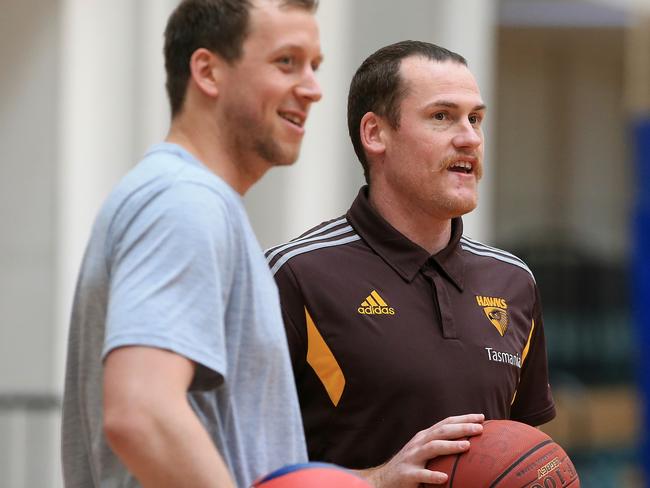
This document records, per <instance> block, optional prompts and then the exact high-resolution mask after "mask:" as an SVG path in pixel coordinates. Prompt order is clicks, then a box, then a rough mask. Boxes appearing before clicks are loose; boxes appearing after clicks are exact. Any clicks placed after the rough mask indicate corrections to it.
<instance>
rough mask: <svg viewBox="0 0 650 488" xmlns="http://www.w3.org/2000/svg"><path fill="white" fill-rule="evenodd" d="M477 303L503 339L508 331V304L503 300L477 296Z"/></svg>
mask: <svg viewBox="0 0 650 488" xmlns="http://www.w3.org/2000/svg"><path fill="white" fill-rule="evenodd" d="M476 303H478V305H479V307H483V312H485V316H486V317H487V319H488V320H489V321H490V323H491V324H492V325H494V328H495V329H496V330H497V331H498V332H499V334H501V336H502V337H503V336H504V335H505V333H506V331H507V330H508V304H507V303H506V301H505V300H504V299H503V298H495V297H484V296H480V295H477V296H476Z"/></svg>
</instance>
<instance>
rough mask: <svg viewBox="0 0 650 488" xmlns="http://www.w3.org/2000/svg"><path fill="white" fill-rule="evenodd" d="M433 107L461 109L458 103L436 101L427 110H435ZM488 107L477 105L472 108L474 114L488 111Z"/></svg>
mask: <svg viewBox="0 0 650 488" xmlns="http://www.w3.org/2000/svg"><path fill="white" fill-rule="evenodd" d="M433 107H447V108H455V109H457V108H460V107H459V105H458V104H457V103H454V102H449V101H447V100H436V101H435V102H431V103H430V104H428V105H427V108H433ZM486 109H487V105H485V104H484V103H482V104H480V105H476V106H475V107H474V108H472V110H471V111H472V112H480V111H481V110H486Z"/></svg>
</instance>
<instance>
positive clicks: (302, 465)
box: [259, 462, 341, 483]
mask: <svg viewBox="0 0 650 488" xmlns="http://www.w3.org/2000/svg"><path fill="white" fill-rule="evenodd" d="M313 468H329V469H341V468H340V467H339V466H337V465H335V464H330V463H317V462H310V463H299V464H290V465H288V466H284V467H282V468H279V469H276V470H275V471H273V472H272V473H270V474H268V475H266V476H265V477H264V478H263V479H262V480H261V481H259V483H263V482H266V481H270V480H272V479H274V478H279V477H280V476H283V475H285V474H287V473H292V472H294V471H300V470H302V469H313Z"/></svg>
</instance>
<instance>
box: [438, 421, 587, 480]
mask: <svg viewBox="0 0 650 488" xmlns="http://www.w3.org/2000/svg"><path fill="white" fill-rule="evenodd" d="M469 441H470V443H471V446H470V448H469V450H468V451H466V452H464V453H462V454H457V455H449V456H441V457H438V458H435V459H432V460H431V461H429V462H428V463H427V468H429V469H431V470H434V471H442V472H443V473H446V474H447V475H448V476H449V479H448V480H447V483H446V484H445V485H435V486H445V487H448V488H566V487H570V488H579V487H580V480H579V478H578V473H577V472H576V469H575V467H574V466H573V463H572V462H571V459H569V456H567V453H566V452H564V449H562V448H561V447H560V446H559V445H557V444H556V443H555V442H553V439H551V438H550V437H549V436H548V435H546V434H545V433H544V432H542V431H541V430H538V429H536V428H535V427H531V426H530V425H526V424H522V423H520V422H514V421H512V420H486V421H485V422H484V423H483V433H482V434H481V435H479V436H476V437H471V438H470V439H469ZM428 486H429V487H432V488H433V486H434V485H428Z"/></svg>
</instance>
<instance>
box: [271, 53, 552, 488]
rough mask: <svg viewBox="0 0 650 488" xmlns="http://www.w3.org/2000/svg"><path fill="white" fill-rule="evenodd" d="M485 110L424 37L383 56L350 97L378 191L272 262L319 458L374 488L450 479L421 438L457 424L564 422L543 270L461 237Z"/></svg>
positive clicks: (451, 57)
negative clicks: (549, 348) (550, 349)
mask: <svg viewBox="0 0 650 488" xmlns="http://www.w3.org/2000/svg"><path fill="white" fill-rule="evenodd" d="M485 112H486V108H485V105H484V103H483V100H482V98H481V95H480V92H479V89H478V86H477V84H476V81H475V79H474V77H473V76H472V74H471V72H470V71H469V69H468V68H467V65H466V61H465V60H464V59H463V58H462V57H461V56H459V55H458V54H455V53H452V52H450V51H448V50H446V49H443V48H440V47H438V46H435V45H432V44H428V43H422V42H415V41H405V42H401V43H397V44H394V45H391V46H387V47H385V48H382V49H380V50H379V51H377V52H376V53H374V54H373V55H371V56H370V57H369V58H368V59H366V61H364V63H363V64H362V65H361V67H360V68H359V70H358V71H357V73H356V74H355V76H354V78H353V80H352V84H351V87H350V94H349V99H348V127H349V131H350V137H351V138H352V143H353V145H354V148H355V151H356V153H357V156H358V157H359V160H360V161H361V164H362V165H363V168H364V173H365V177H366V181H367V182H368V185H367V186H365V187H363V188H362V189H361V191H360V192H359V195H358V196H357V198H356V200H355V201H354V203H353V204H352V207H351V208H350V210H349V211H348V212H347V213H346V214H345V215H344V216H342V217H340V218H338V219H334V220H331V221H328V222H325V223H322V224H320V225H319V226H317V227H315V228H313V229H311V230H310V231H308V232H306V233H305V234H303V235H302V236H301V237H299V238H298V239H295V240H293V241H291V242H290V243H288V244H285V245H282V246H277V247H275V248H271V249H269V250H268V251H267V253H266V256H267V260H268V262H269V265H270V266H271V269H272V271H273V273H274V275H275V278H276V281H277V283H278V286H279V288H280V294H281V301H282V308H283V314H284V321H285V327H286V330H287V336H288V340H289V346H290V350H291V356H292V361H293V368H294V373H295V376H296V383H297V387H298V392H299V398H300V403H301V408H302V415H303V421H304V425H305V431H306V436H307V443H308V447H309V456H310V458H311V459H313V460H324V461H330V462H334V463H338V464H341V465H343V466H347V467H349V468H354V469H360V470H367V471H365V473H366V475H367V477H368V478H369V479H370V480H371V481H373V482H374V483H375V484H376V485H377V486H385V487H387V486H400V487H411V486H412V487H417V486H418V484H419V483H436V482H438V483H440V482H444V476H442V475H441V476H440V477H437V478H435V479H434V478H432V477H431V474H429V473H427V471H426V470H424V469H423V467H424V465H425V463H426V460H427V458H428V457H430V455H431V452H430V451H427V452H426V453H424V454H423V453H422V450H423V449H424V450H426V448H427V446H429V444H430V440H431V437H430V436H429V437H426V436H425V437H424V438H423V434H422V433H421V431H425V432H427V430H426V429H428V428H429V427H430V426H431V425H432V424H435V423H436V422H439V421H441V420H442V419H445V418H447V417H449V416H458V415H464V414H471V413H473V412H475V413H482V414H484V415H485V418H488V419H490V418H499V419H507V418H510V419H513V420H518V421H521V422H525V423H528V424H531V425H540V424H543V423H545V422H548V421H549V420H551V419H552V418H553V417H554V416H555V408H554V404H553V399H552V396H551V391H550V387H549V384H548V372H547V362H546V361H547V359H546V345H545V339H544V329H543V326H542V314H541V307H540V301H539V293H538V289H537V286H536V284H535V279H534V277H533V275H532V273H531V271H530V270H529V269H528V267H527V266H526V264H525V263H524V262H522V261H521V260H520V259H518V258H517V257H515V256H513V255H512V254H509V253H507V252H505V251H502V250H500V249H496V248H494V247H490V246H488V245H485V244H482V243H480V242H477V241H475V240H473V239H470V238H469V237H467V236H464V235H463V223H462V219H461V216H462V215H464V214H466V213H467V212H470V211H471V210H473V209H474V208H475V207H476V205H477V187H478V182H479V180H480V178H481V173H482V170H483V133H482V129H481V125H482V121H483V118H484V116H485ZM477 417H478V416H475V415H470V416H469V417H463V418H462V419H461V420H453V419H452V420H447V421H445V422H448V423H449V424H450V425H454V423H461V424H462V425H467V422H470V423H471V422H473V421H476V420H479V421H480V419H477ZM418 432H420V434H418ZM456 432H457V430H456V431H455V432H454V433H456ZM446 439H453V436H452V435H451V434H449V435H448V436H447V437H446ZM396 453H397V454H396ZM384 463H385V464H384ZM380 465H381V466H380ZM376 466H380V467H379V468H377V469H374V470H373V469H368V468H372V467H376Z"/></svg>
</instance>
